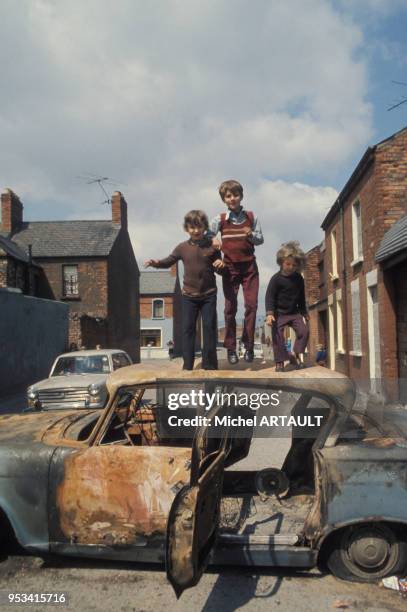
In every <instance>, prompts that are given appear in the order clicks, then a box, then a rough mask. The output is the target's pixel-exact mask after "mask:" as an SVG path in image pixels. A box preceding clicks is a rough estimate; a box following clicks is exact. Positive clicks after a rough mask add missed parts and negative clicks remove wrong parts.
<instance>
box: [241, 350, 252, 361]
mask: <svg viewBox="0 0 407 612" xmlns="http://www.w3.org/2000/svg"><path fill="white" fill-rule="evenodd" d="M243 359H244V360H245V361H246V363H251V362H252V361H253V359H254V352H253V351H252V350H250V349H246V350H245V353H244V355H243Z"/></svg>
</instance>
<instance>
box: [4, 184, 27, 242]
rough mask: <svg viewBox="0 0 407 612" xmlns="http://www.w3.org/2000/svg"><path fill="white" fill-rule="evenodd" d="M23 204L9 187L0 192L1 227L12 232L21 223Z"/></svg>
mask: <svg viewBox="0 0 407 612" xmlns="http://www.w3.org/2000/svg"><path fill="white" fill-rule="evenodd" d="M23 208H24V207H23V205H22V203H21V202H20V198H19V197H18V196H17V195H16V194H15V193H14V191H12V190H11V189H5V190H4V191H3V193H2V194H1V229H2V230H3V232H7V234H13V233H14V232H15V231H16V230H17V229H18V228H19V227H20V226H21V225H22V223H23Z"/></svg>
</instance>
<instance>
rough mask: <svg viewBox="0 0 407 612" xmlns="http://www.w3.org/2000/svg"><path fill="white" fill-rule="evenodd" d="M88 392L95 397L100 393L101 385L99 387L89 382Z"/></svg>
mask: <svg viewBox="0 0 407 612" xmlns="http://www.w3.org/2000/svg"><path fill="white" fill-rule="evenodd" d="M88 392H89V395H91V396H92V397H96V396H97V395H101V392H102V387H99V386H97V385H95V384H91V385H89V387H88Z"/></svg>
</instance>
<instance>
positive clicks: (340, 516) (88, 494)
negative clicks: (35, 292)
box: [0, 366, 407, 596]
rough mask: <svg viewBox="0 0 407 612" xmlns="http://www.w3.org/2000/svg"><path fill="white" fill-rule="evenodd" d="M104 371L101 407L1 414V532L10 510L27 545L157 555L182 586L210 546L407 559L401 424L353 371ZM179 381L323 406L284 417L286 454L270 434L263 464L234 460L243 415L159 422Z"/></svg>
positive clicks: (180, 388) (197, 572)
mask: <svg viewBox="0 0 407 612" xmlns="http://www.w3.org/2000/svg"><path fill="white" fill-rule="evenodd" d="M107 387H108V393H109V401H108V403H107V405H106V407H105V409H104V410H103V411H102V412H101V411H100V410H98V411H91V410H86V411H81V412H80V413H78V411H58V412H57V413H52V412H46V413H33V414H29V413H25V414H21V415H8V416H3V417H1V418H0V423H1V427H0V444H1V446H0V470H1V480H0V508H1V511H2V514H1V516H2V519H3V529H2V532H4V528H5V527H6V526H7V525H11V528H12V530H13V532H14V534H15V537H16V538H17V540H18V542H19V543H20V544H21V546H23V547H24V548H26V549H27V550H29V551H32V552H35V553H37V554H38V553H40V554H41V553H55V554H62V555H70V556H87V557H95V558H107V559H118V560H119V559H120V560H130V561H143V562H164V561H165V563H166V570H167V576H168V579H169V580H170V582H171V584H172V585H173V587H174V590H175V592H176V594H177V596H179V595H180V594H181V593H182V591H183V590H184V589H186V588H188V587H191V586H193V585H195V584H197V582H198V581H199V578H200V576H201V575H202V573H203V571H204V569H205V567H206V565H207V564H208V562H211V563H216V564H231V565H259V566H280V567H296V568H312V567H315V566H316V565H317V564H326V565H327V566H328V568H329V569H330V570H331V571H332V572H333V573H334V574H335V575H336V576H338V577H340V578H344V579H351V580H352V579H353V580H360V581H374V580H377V579H378V578H381V577H383V576H386V575H390V574H394V573H398V572H402V571H403V570H405V569H406V568H407V537H406V536H407V526H406V525H407V512H406V507H407V436H406V428H405V427H406V426H407V424H405V425H404V430H403V424H402V423H401V424H400V423H398V424H397V426H396V425H394V423H393V424H392V423H390V422H387V421H386V420H385V419H381V420H380V423H379V422H376V421H374V419H372V418H370V417H367V416H366V415H365V414H362V413H359V412H357V411H355V410H354V408H353V405H354V397H355V392H354V388H353V384H352V382H351V381H350V380H349V379H348V378H346V377H344V376H342V375H340V374H338V373H336V372H328V371H327V370H326V369H324V368H319V367H315V368H307V369H305V370H301V371H300V372H296V373H295V378H293V373H288V372H287V373H278V374H276V373H275V372H274V371H272V370H271V369H267V368H266V369H259V370H254V371H239V372H237V373H236V372H235V371H228V370H219V371H202V370H195V371H193V372H182V371H179V370H178V369H177V368H175V367H172V368H168V369H167V370H162V369H161V370H159V369H148V370H147V369H143V368H142V367H141V366H129V367H126V368H122V369H120V370H118V371H117V372H115V373H113V374H112V375H111V376H110V377H109V378H108V381H107ZM188 389H189V390H193V389H194V390H195V391H196V390H198V389H201V390H202V393H212V396H213V397H215V396H216V397H221V395H220V392H221V391H224V392H225V393H229V394H232V395H233V392H234V391H236V390H240V391H242V390H243V391H245V392H246V393H248V394H249V393H251V392H252V390H253V389H256V391H257V392H261V393H269V394H270V393H272V392H276V393H277V392H279V393H283V394H286V396H287V398H288V400H289V401H288V400H287V407H286V408H285V410H286V411H288V413H289V414H291V415H294V416H295V415H297V416H298V415H307V414H310V413H315V412H318V414H320V415H321V419H320V421H319V427H317V428H316V430H315V431H314V432H313V435H312V436H308V435H305V434H304V433H303V431H302V430H301V431H299V429H300V428H295V427H294V428H292V431H291V432H290V436H291V438H290V444H289V450H288V453H287V455H286V457H285V460H284V463H283V465H282V467H281V469H276V468H275V467H274V465H273V438H272V437H270V439H269V440H268V441H267V444H268V448H269V449H270V451H269V453H268V454H267V456H264V466H262V469H260V470H258V469H257V470H248V469H239V465H237V464H238V462H239V461H241V460H242V459H244V458H245V457H246V456H247V455H248V453H249V450H250V446H251V444H252V442H253V437H252V436H253V428H250V427H246V428H243V429H242V428H233V427H228V425H227V422H228V421H227V419H219V421H220V422H221V423H226V424H225V425H222V426H220V427H218V428H216V429H215V430H213V429H211V427H210V426H209V425H206V426H205V425H203V426H201V427H199V428H190V429H188V428H186V429H182V430H180V431H173V430H172V429H171V427H169V425H168V415H169V414H174V411H173V410H172V409H171V408H169V405H170V401H169V400H170V398H171V397H173V396H174V394H176V393H178V394H179V393H184V394H185V393H187V392H188ZM170 394H172V395H170ZM216 394H217V395H216ZM270 411H271V412H272V411H277V408H276V407H270ZM199 412H200V409H199V408H196V407H191V406H190V405H188V403H187V402H186V401H184V402H183V405H182V406H181V407H180V408H179V410H177V414H178V415H179V416H180V417H182V415H187V416H192V415H194V414H197V413H199ZM201 412H202V410H201ZM231 413H232V414H236V413H239V414H242V415H247V414H248V413H249V415H250V413H252V411H251V410H250V408H248V407H247V406H246V407H244V406H243V407H242V406H236V405H232V406H230V405H229V406H226V405H225V404H224V403H222V402H213V405H212V407H211V409H210V410H208V411H206V412H205V414H206V416H207V418H210V419H213V418H214V417H215V416H216V415H218V416H222V415H228V414H231ZM233 466H235V468H234V467H233ZM253 506H255V507H256V512H255V513H253V511H252V510H253Z"/></svg>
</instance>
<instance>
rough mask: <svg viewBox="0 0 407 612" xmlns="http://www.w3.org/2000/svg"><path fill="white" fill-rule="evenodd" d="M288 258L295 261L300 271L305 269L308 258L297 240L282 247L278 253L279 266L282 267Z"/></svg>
mask: <svg viewBox="0 0 407 612" xmlns="http://www.w3.org/2000/svg"><path fill="white" fill-rule="evenodd" d="M288 257H292V258H293V259H294V261H295V263H296V264H297V266H298V269H299V271H300V270H302V269H303V268H304V265H305V261H306V256H305V253H304V251H303V250H302V248H301V247H300V243H299V242H298V241H297V240H292V241H291V242H286V243H285V244H282V245H281V247H280V248H279V249H278V251H277V263H278V265H279V266H282V264H283V261H284V260H285V259H287V258H288Z"/></svg>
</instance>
